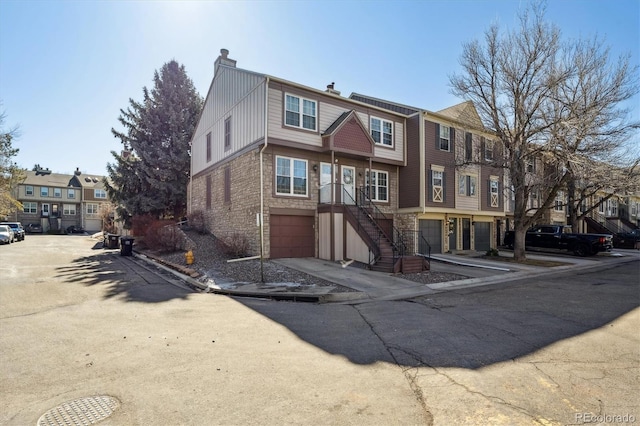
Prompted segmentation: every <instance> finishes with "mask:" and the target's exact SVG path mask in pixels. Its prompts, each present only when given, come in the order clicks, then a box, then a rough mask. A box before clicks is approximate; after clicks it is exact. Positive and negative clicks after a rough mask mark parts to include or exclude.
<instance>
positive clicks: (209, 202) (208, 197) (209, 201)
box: [205, 175, 211, 210]
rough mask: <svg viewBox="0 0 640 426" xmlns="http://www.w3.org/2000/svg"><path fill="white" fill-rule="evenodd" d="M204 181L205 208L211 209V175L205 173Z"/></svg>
mask: <svg viewBox="0 0 640 426" xmlns="http://www.w3.org/2000/svg"><path fill="white" fill-rule="evenodd" d="M205 182H206V186H207V192H206V197H207V198H206V207H207V210H211V175H207V178H206V180H205Z"/></svg>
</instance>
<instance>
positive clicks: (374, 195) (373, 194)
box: [365, 169, 389, 203]
mask: <svg viewBox="0 0 640 426" xmlns="http://www.w3.org/2000/svg"><path fill="white" fill-rule="evenodd" d="M370 172H371V173H373V174H374V175H375V179H373V180H372V181H371V185H369V182H370V176H371V173H370ZM378 175H386V179H385V180H386V182H387V184H386V185H379V184H378ZM365 185H366V187H367V188H371V191H369V199H371V201H379V202H381V203H383V202H384V203H388V202H389V172H387V171H384V170H376V169H371V171H369V169H367V170H366V179H365ZM380 188H386V198H385V199H382V198H380V197H379V195H380V193H379V189H380Z"/></svg>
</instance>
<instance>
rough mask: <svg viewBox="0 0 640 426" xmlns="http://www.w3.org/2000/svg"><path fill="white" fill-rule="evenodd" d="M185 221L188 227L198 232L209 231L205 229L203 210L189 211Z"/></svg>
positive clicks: (204, 232)
mask: <svg viewBox="0 0 640 426" xmlns="http://www.w3.org/2000/svg"><path fill="white" fill-rule="evenodd" d="M187 222H188V224H189V228H191V229H193V230H194V231H196V232H197V233H199V234H206V233H208V232H209V230H208V229H207V222H206V220H205V217H204V212H203V211H202V210H196V211H194V212H191V213H189V215H188V216H187Z"/></svg>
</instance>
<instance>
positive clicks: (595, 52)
mask: <svg viewBox="0 0 640 426" xmlns="http://www.w3.org/2000/svg"><path fill="white" fill-rule="evenodd" d="M544 12H545V10H544V7H543V5H542V4H540V3H536V4H534V5H532V6H530V7H529V8H528V9H526V10H525V11H524V12H522V13H521V14H520V27H519V28H518V29H517V30H512V31H508V32H506V33H504V34H502V33H501V32H500V30H499V27H498V26H497V25H493V26H491V27H490V28H489V29H488V30H487V31H486V32H485V37H484V42H483V43H481V42H480V41H477V40H476V41H472V42H470V43H467V44H465V45H464V46H463V53H462V55H461V59H460V64H461V66H462V69H463V72H462V73H461V74H458V75H453V76H452V77H451V78H450V82H451V86H452V92H453V93H454V94H455V95H457V96H460V97H461V98H464V99H466V100H471V101H472V102H473V103H474V105H475V106H476V108H477V110H478V114H479V115H480V117H481V119H482V121H483V124H484V125H485V126H486V127H487V128H488V129H490V130H491V131H493V132H494V133H495V135H496V137H497V139H498V140H499V142H500V143H501V145H502V149H501V152H502V154H503V156H502V157H500V158H496V159H495V160H494V161H493V162H492V164H491V166H493V167H503V168H505V169H506V170H507V175H508V178H509V185H507V187H508V190H509V191H513V198H514V199H515V201H514V206H513V207H514V211H513V215H514V231H515V241H514V256H515V258H516V260H519V261H523V260H524V259H525V258H526V256H525V251H524V239H525V233H526V230H527V229H528V228H529V227H530V226H531V225H533V224H535V223H536V222H537V221H539V220H540V219H541V218H542V217H543V215H544V213H545V211H547V210H548V209H550V208H551V206H553V204H554V201H555V199H556V195H557V193H558V191H560V190H565V189H566V188H567V184H568V183H569V182H570V181H571V180H572V179H575V177H576V174H575V173H574V172H573V171H574V170H578V168H582V169H583V170H584V169H585V168H586V166H587V164H599V163H603V162H606V163H607V162H608V164H612V163H611V161H612V159H614V158H615V156H616V155H619V152H620V148H621V147H622V145H623V142H626V141H627V140H628V138H629V136H630V135H631V134H632V131H633V130H634V129H636V128H637V123H631V122H629V120H628V111H627V110H625V109H623V108H621V106H620V104H621V102H624V101H625V100H628V99H629V98H631V97H632V96H634V95H635V94H636V93H637V92H638V87H637V84H636V83H635V80H634V78H635V77H634V74H635V73H636V72H637V68H633V67H631V66H630V65H629V58H628V57H622V58H620V59H619V61H618V62H617V63H616V64H614V65H612V64H610V54H609V50H608V49H605V48H603V45H602V43H600V42H599V41H598V40H597V39H594V40H592V41H581V40H577V41H567V42H564V43H563V42H562V41H561V34H560V30H559V29H558V28H557V27H556V26H554V25H552V24H550V23H547V22H545V19H544ZM586 160H589V161H586ZM618 160H619V157H618ZM535 162H538V163H539V164H544V165H549V164H551V165H552V167H547V166H545V167H542V168H538V169H537V170H535V169H534V167H532V164H535ZM532 194H535V195H538V194H539V196H540V197H541V198H540V199H539V203H538V205H537V206H535V208H533V209H532V208H531V207H530V206H529V203H528V200H529V198H530V196H531V195H532Z"/></svg>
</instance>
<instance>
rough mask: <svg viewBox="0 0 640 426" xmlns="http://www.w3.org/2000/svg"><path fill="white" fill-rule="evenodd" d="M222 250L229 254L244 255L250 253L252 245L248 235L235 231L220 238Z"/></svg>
mask: <svg viewBox="0 0 640 426" xmlns="http://www.w3.org/2000/svg"><path fill="white" fill-rule="evenodd" d="M218 243H219V244H220V246H221V249H222V251H223V252H224V253H225V254H226V255H227V256H232V257H244V256H247V255H248V254H249V250H250V249H251V245H250V244H249V240H248V239H247V237H246V235H244V234H241V233H240V232H233V233H231V234H229V235H227V236H225V237H223V238H219V239H218Z"/></svg>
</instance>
